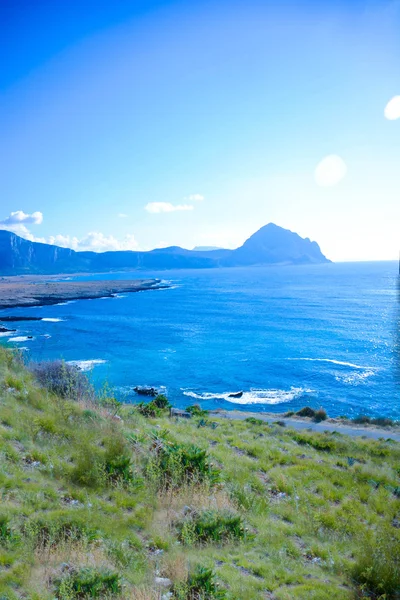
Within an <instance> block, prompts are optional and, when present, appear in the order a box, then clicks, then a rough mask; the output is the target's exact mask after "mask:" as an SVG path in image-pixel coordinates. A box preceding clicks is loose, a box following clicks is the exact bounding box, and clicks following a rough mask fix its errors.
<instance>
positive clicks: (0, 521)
mask: <svg viewBox="0 0 400 600" xmlns="http://www.w3.org/2000/svg"><path fill="white" fill-rule="evenodd" d="M19 538H20V536H19V535H18V533H16V532H15V531H13V529H12V528H11V524H10V519H9V517H8V516H7V515H0V546H3V547H4V548H7V547H9V546H12V545H13V544H15V543H16V542H18V540H19Z"/></svg>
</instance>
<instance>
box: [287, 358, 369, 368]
mask: <svg viewBox="0 0 400 600" xmlns="http://www.w3.org/2000/svg"><path fill="white" fill-rule="evenodd" d="M287 360H306V361H311V362H327V363H332V364H333V365H339V366H341V367H350V368H352V369H374V367H363V366H361V365H355V364H354V363H350V362H345V361H342V360H336V359H334V358H288V359H287Z"/></svg>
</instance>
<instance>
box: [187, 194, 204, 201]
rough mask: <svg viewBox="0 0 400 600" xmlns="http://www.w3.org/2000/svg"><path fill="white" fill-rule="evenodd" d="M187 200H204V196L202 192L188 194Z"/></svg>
mask: <svg viewBox="0 0 400 600" xmlns="http://www.w3.org/2000/svg"><path fill="white" fill-rule="evenodd" d="M185 200H189V202H201V201H202V200H204V196H202V195H201V194H190V196H187V198H185Z"/></svg>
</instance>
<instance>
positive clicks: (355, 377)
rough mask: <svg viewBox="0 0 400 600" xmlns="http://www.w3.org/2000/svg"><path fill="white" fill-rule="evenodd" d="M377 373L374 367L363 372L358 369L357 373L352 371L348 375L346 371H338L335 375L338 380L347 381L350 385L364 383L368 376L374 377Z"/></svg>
mask: <svg viewBox="0 0 400 600" xmlns="http://www.w3.org/2000/svg"><path fill="white" fill-rule="evenodd" d="M375 374H376V370H374V369H370V370H366V371H362V372H361V373H360V372H358V371H357V372H356V373H350V374H347V375H346V374H345V373H341V374H339V373H337V374H336V375H335V379H336V381H340V382H341V383H347V384H348V385H359V384H360V383H364V382H365V380H366V379H368V377H372V376H373V375H375Z"/></svg>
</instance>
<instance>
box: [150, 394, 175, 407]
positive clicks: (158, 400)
mask: <svg viewBox="0 0 400 600" xmlns="http://www.w3.org/2000/svg"><path fill="white" fill-rule="evenodd" d="M152 402H153V403H154V404H155V405H156V406H157V408H161V409H166V408H169V407H170V406H171V405H170V403H169V401H168V398H167V396H164V394H158V396H156V397H155V398H154V400H153V401H152Z"/></svg>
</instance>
